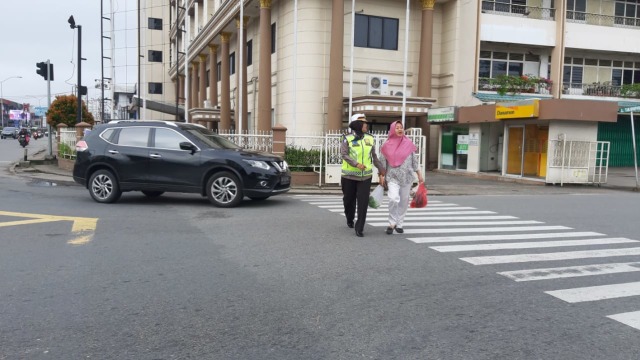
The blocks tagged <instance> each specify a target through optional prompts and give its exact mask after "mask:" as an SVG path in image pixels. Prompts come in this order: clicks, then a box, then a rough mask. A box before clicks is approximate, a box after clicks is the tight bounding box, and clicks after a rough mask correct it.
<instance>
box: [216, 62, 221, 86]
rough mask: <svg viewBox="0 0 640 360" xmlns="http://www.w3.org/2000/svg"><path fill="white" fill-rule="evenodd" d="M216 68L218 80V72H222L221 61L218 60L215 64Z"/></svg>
mask: <svg viewBox="0 0 640 360" xmlns="http://www.w3.org/2000/svg"><path fill="white" fill-rule="evenodd" d="M216 69H217V71H218V81H220V74H221V72H222V62H220V61H218V64H217V65H216Z"/></svg>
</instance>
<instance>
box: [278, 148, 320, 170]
mask: <svg viewBox="0 0 640 360" xmlns="http://www.w3.org/2000/svg"><path fill="white" fill-rule="evenodd" d="M284 159H285V161H286V162H287V164H289V167H290V168H291V171H313V166H314V165H315V166H316V170H317V169H318V168H317V167H318V166H322V159H321V158H320V150H307V149H303V148H299V147H295V146H286V147H285V149H284Z"/></svg>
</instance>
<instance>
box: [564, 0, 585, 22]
mask: <svg viewBox="0 0 640 360" xmlns="http://www.w3.org/2000/svg"><path fill="white" fill-rule="evenodd" d="M586 12H587V0H567V19H572V20H579V21H585V19H586V14H585V13H586Z"/></svg>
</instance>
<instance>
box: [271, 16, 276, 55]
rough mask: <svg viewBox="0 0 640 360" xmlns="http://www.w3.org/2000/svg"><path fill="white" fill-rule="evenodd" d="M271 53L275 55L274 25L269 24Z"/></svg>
mask: <svg viewBox="0 0 640 360" xmlns="http://www.w3.org/2000/svg"><path fill="white" fill-rule="evenodd" d="M271 53H272V54H275V53H276V23H273V24H271Z"/></svg>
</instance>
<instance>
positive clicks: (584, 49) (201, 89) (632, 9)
mask: <svg viewBox="0 0 640 360" xmlns="http://www.w3.org/2000/svg"><path fill="white" fill-rule="evenodd" d="M154 3H158V6H154V5H151V7H152V8H153V9H154V10H152V11H151V10H150V11H148V15H149V16H148V19H147V20H148V21H149V24H151V22H150V21H151V18H152V17H153V18H154V19H163V20H162V21H161V22H162V24H163V27H162V31H158V30H152V29H149V30H148V34H150V35H147V36H146V37H145V39H147V40H146V43H145V44H144V45H145V55H148V56H149V59H150V58H152V57H151V53H150V51H152V50H153V49H151V47H154V49H160V47H161V48H162V50H161V51H162V62H159V63H158V64H151V65H148V67H145V69H146V70H145V79H146V81H147V82H148V84H147V85H146V86H143V87H142V88H143V89H151V87H150V86H151V83H152V82H154V83H162V84H163V85H162V90H163V94H161V96H160V94H153V95H154V96H155V95H158V98H157V101H158V102H166V103H168V104H170V107H175V109H176V111H175V112H173V114H172V115H170V116H169V117H172V118H175V119H180V118H181V116H184V117H185V118H186V121H190V122H200V123H202V124H204V125H206V126H208V127H209V128H212V129H218V130H235V131H246V130H256V131H269V130H270V129H271V127H272V126H273V125H275V124H281V125H284V126H285V127H286V128H287V129H288V131H289V132H292V133H293V134H295V135H304V134H317V133H322V132H325V131H330V130H339V129H342V128H344V127H345V126H346V124H347V122H348V120H347V119H348V115H349V114H351V113H356V112H363V113H365V114H366V115H367V117H368V119H369V120H370V121H371V122H372V129H374V130H384V129H386V127H387V125H388V124H389V123H391V122H392V121H394V120H396V119H399V118H402V117H403V115H404V119H405V124H406V126H407V127H420V128H422V133H423V134H424V135H426V136H427V138H428V162H429V167H439V168H456V169H459V170H462V171H470V172H479V171H502V172H503V173H504V174H509V172H507V166H506V165H507V164H512V163H513V161H514V159H515V157H517V156H520V159H521V160H520V164H519V166H520V168H519V171H517V170H515V169H516V167H517V166H518V165H517V164H516V165H511V170H513V171H511V172H512V175H514V176H536V177H544V176H545V173H546V167H545V166H544V164H543V162H544V161H545V160H544V159H545V156H546V155H545V154H544V153H543V152H544V149H545V148H546V145H545V141H548V139H553V138H555V137H557V135H558V134H563V135H566V137H568V138H569V139H579V140H585V141H596V140H607V138H608V137H611V136H614V134H617V133H618V132H620V131H622V132H624V131H625V129H626V127H628V125H629V120H628V119H629V116H628V115H619V114H618V112H617V111H616V109H619V108H622V107H627V106H633V105H634V104H638V101H639V99H638V97H640V91H638V89H637V88H636V87H634V84H640V61H639V60H640V59H639V58H638V54H640V42H638V41H636V39H637V38H638V35H640V2H639V1H637V0H573V1H554V0H478V1H461V0H410V1H406V0H355V3H352V2H351V1H348V0H304V1H297V2H296V1H294V0H238V1H233V0H173V1H170V2H164V1H161V0H157V1H156V0H148V1H147V7H149V6H150V5H149V4H154ZM296 3H297V8H296V6H295V5H296ZM407 3H408V5H407ZM240 4H242V7H241V6H240ZM407 7H408V9H407ZM160 9H162V10H160ZM352 9H353V11H352ZM154 11H157V13H156V12H154ZM407 15H408V16H407ZM154 21H156V20H154ZM354 21H355V23H354ZM352 24H354V25H353V26H352ZM149 27H150V28H151V25H150V26H149ZM352 28H353V29H354V31H353V32H352V30H351V29H352ZM156 32H157V34H158V35H159V34H164V35H161V36H159V38H161V39H162V40H161V41H159V42H158V44H160V43H161V44H162V45H161V46H160V45H152V44H154V41H153V40H152V38H153V36H155V35H156ZM167 39H168V40H167ZM352 39H353V43H354V46H353V47H352V45H351V44H352ZM352 49H353V51H352ZM156 56H157V54H156ZM405 74H406V76H405ZM152 79H153V80H154V81H152ZM514 79H516V80H518V79H519V81H520V82H519V83H516V84H513V82H512V81H513V80H514ZM154 86H155V85H154ZM639 86H640V85H639ZM148 96H149V99H151V98H152V97H151V96H152V94H149V95H148ZM530 100H538V101H539V102H537V103H536V104H538V105H537V106H539V109H538V110H539V112H538V113H537V114H538V115H536V116H535V117H533V116H530V115H528V116H529V117H524V118H517V117H516V118H509V119H505V118H501V117H500V116H497V110H496V108H497V107H500V106H503V105H504V104H503V103H505V102H506V103H508V104H509V103H511V104H512V103H513V102H514V101H530ZM171 104H172V105H171ZM176 104H177V105H176ZM612 104H613V105H612ZM403 105H404V111H403ZM150 106H151V104H149V107H150ZM443 109H444V110H445V111H444V112H443ZM447 109H449V110H447ZM488 109H489V110H488ZM584 109H595V110H594V111H595V112H591V113H590V114H585V113H584ZM163 111H166V109H164V110H163ZM181 111H182V112H181ZM430 111H431V112H432V113H433V114H434V116H433V117H431V119H429V121H428V114H429V112H430ZM447 111H448V112H450V114H449V115H447V114H446V113H447ZM176 113H178V116H176ZM438 114H440V115H438ZM540 114H542V115H540ZM594 114H595V115H597V117H594V116H592V115H594ZM436 115H438V116H436ZM154 116H155V114H154ZM146 118H151V117H150V116H146ZM443 119H445V120H444V121H443ZM625 121H626V125H625ZM603 124H604V125H603ZM510 134H511V136H509V135H510ZM459 135H462V136H467V137H468V136H471V137H472V141H471V143H470V144H467V146H468V147H467V153H466V154H464V155H466V156H465V157H460V156H457V155H458V154H456V153H455V151H456V150H455V149H456V148H458V147H459V146H458V144H457V141H458V136H459ZM519 136H520V137H521V140H519V141H520V143H521V146H520V154H519V155H517V154H516V152H514V151H516V150H517V146H516V145H515V144H514V143H513V141H514V139H515V138H517V137H519ZM545 139H546V140H545ZM618 142H619V141H618ZM629 143H630V140H629ZM525 144H527V145H529V144H539V145H538V146H535V148H536V152H537V155H536V156H535V157H536V158H537V160H536V163H535V164H532V163H528V162H527V161H525V160H524V159H525V158H531V159H533V158H534V156H533V155H531V154H525V151H524V149H525V148H527V146H523V145H525ZM510 146H511V151H509V149H510ZM532 146H533V145H532ZM623 146H626V144H624V145H623ZM514 149H516V150H514ZM528 149H529V150H530V149H531V148H530V146H529V147H528ZM611 155H612V157H614V156H617V155H616V154H615V152H614V151H613V146H612V154H611ZM458 159H459V160H460V162H458ZM503 164H504V165H505V166H503ZM463 165H464V166H463ZM525 168H526V169H525ZM533 168H536V169H538V170H536V171H535V173H534V172H532V171H531V170H530V169H533ZM532 174H533V175H532Z"/></svg>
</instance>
